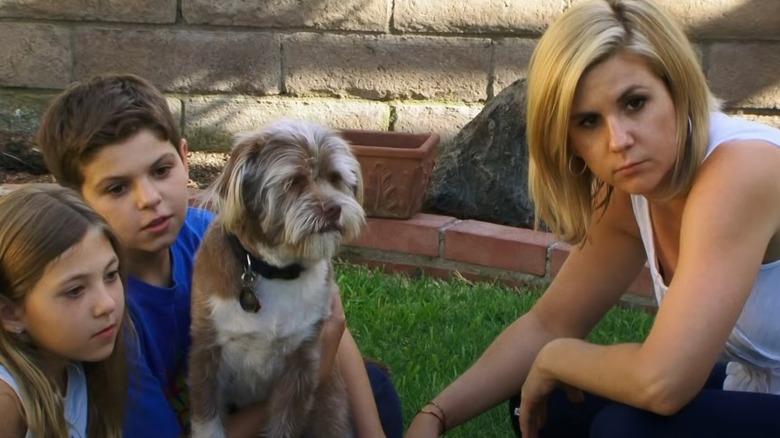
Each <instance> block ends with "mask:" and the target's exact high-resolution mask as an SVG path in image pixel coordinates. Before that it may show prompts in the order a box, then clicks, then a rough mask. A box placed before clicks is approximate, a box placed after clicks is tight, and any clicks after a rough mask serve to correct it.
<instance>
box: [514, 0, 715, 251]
mask: <svg viewBox="0 0 780 438" xmlns="http://www.w3.org/2000/svg"><path fill="white" fill-rule="evenodd" d="M619 51H626V52H631V53H635V54H637V55H639V56H641V57H643V58H644V59H645V60H646V61H647V63H648V65H649V66H650V68H651V69H653V71H654V73H655V74H656V75H657V76H658V77H659V78H660V79H661V80H662V81H663V82H664V83H665V85H666V87H667V89H668V90H669V93H670V95H671V97H672V100H673V103H674V107H675V109H676V118H677V144H678V148H677V150H678V152H677V160H676V163H675V168H674V169H673V171H672V174H671V181H670V185H669V187H668V190H667V192H666V193H665V197H666V198H667V199H668V198H672V197H675V196H677V195H680V194H683V193H685V192H686V191H687V190H688V189H689V188H690V185H691V183H692V181H693V177H694V175H695V173H696V168H697V167H698V166H699V164H700V163H701V161H702V160H703V159H704V154H705V152H706V148H707V141H708V137H709V115H710V112H711V111H714V110H717V108H718V103H717V101H716V99H715V98H714V97H713V95H712V93H711V92H710V90H709V88H708V86H707V82H706V79H705V77H704V73H703V72H702V69H701V66H700V65H699V62H698V58H697V56H696V53H695V52H694V50H693V47H692V46H691V43H690V42H689V41H688V38H687V37H686V36H685V33H684V32H683V31H682V29H681V28H680V27H679V26H678V25H677V24H676V23H675V22H674V21H672V19H671V18H670V17H669V16H667V15H666V14H665V13H664V12H663V11H661V10H660V9H659V8H657V7H656V6H655V5H653V3H652V2H650V1H648V0H591V1H586V2H583V3H578V4H575V5H574V6H572V7H571V8H570V9H569V10H567V11H566V12H564V13H563V14H562V15H561V16H560V18H558V19H557V20H556V21H555V22H554V23H553V24H552V25H551V26H550V27H549V29H548V30H547V31H546V32H545V33H544V35H543V36H542V38H541V39H540V40H539V43H538V45H537V46H536V49H535V50H534V53H533V55H532V57H531V62H530V67H529V73H528V110H527V114H528V126H527V138H528V143H529V150H530V158H531V159H530V164H529V176H528V180H529V190H530V194H531V197H532V199H533V200H534V209H535V213H536V217H535V221H536V226H537V227H538V226H539V225H540V224H541V222H544V223H545V224H546V225H547V226H548V227H549V228H550V230H551V231H553V232H554V233H555V234H556V235H557V236H558V237H559V238H560V239H562V240H564V241H566V242H570V243H582V242H584V241H585V239H586V237H587V234H588V225H589V222H590V221H591V218H592V217H593V215H594V213H596V212H598V211H599V210H602V211H603V209H604V208H606V206H607V204H608V203H609V199H610V196H611V194H612V188H611V187H609V186H607V185H606V184H605V183H604V182H603V181H600V180H598V179H597V178H595V176H594V175H593V174H592V173H591V172H590V171H589V170H588V169H585V171H584V172H583V173H582V174H579V175H577V174H575V173H574V172H578V170H579V166H575V167H577V169H575V170H571V169H570V162H569V160H572V159H573V152H572V150H571V149H570V148H569V146H568V140H567V132H568V129H569V118H570V112H571V106H572V101H573V100H574V94H575V91H576V89H577V85H578V83H579V81H580V79H581V78H582V76H583V75H584V74H585V73H586V72H587V71H588V69H590V68H591V67H593V66H594V65H596V64H598V63H600V62H602V61H604V60H605V59H607V58H609V57H610V56H613V55H614V54H616V53H618V52H619ZM689 128H690V132H689ZM575 161H577V162H579V163H582V161H581V160H575Z"/></svg>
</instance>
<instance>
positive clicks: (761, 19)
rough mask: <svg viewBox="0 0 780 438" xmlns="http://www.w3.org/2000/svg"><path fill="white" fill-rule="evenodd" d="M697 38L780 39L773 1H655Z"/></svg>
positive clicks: (778, 8) (778, 7) (778, 11)
mask: <svg viewBox="0 0 780 438" xmlns="http://www.w3.org/2000/svg"><path fill="white" fill-rule="evenodd" d="M656 3H657V4H658V5H659V6H660V7H662V8H663V9H665V10H667V11H668V12H670V13H671V14H672V15H673V16H674V17H675V18H676V19H677V21H678V22H679V23H680V24H681V25H682V26H683V27H684V29H685V31H686V32H687V33H688V34H689V35H691V36H694V37H696V38H713V39H719V40H721V39H732V38H734V39H780V25H778V20H779V18H778V17H780V2H778V1H776V0H656Z"/></svg>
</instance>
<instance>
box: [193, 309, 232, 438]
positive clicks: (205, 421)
mask: <svg viewBox="0 0 780 438" xmlns="http://www.w3.org/2000/svg"><path fill="white" fill-rule="evenodd" d="M196 327H197V325H193V336H192V346H191V347H190V362H189V389H190V406H191V410H192V438H223V437H225V428H224V425H223V418H224V415H225V412H224V406H223V402H222V390H221V387H220V376H219V372H220V361H221V359H222V357H221V356H222V347H220V346H219V345H218V344H216V342H209V341H210V340H212V338H211V337H210V336H209V334H208V333H205V334H204V333H198V330H197V329H196Z"/></svg>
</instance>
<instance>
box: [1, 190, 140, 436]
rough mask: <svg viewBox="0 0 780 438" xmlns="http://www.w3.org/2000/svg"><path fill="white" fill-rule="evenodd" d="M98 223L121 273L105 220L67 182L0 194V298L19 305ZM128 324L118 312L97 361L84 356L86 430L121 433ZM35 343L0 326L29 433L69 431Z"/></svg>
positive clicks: (4, 353)
mask: <svg viewBox="0 0 780 438" xmlns="http://www.w3.org/2000/svg"><path fill="white" fill-rule="evenodd" d="M94 228H98V229H100V230H102V231H103V233H104V235H105V236H106V238H108V240H109V241H110V242H111V246H112V247H113V248H114V251H115V252H116V253H117V256H118V257H119V259H120V263H119V266H120V267H119V269H120V276H121V277H120V278H122V284H123V285H124V284H125V275H124V271H123V267H122V255H121V251H120V249H119V244H118V241H117V239H116V237H115V236H114V234H113V233H112V232H111V230H110V229H109V228H108V225H106V223H105V221H104V220H103V219H102V218H101V217H100V216H99V215H98V214H97V213H95V212H94V211H93V210H92V209H90V208H89V207H88V206H87V205H86V204H85V203H84V202H83V201H82V199H81V198H80V196H79V195H78V194H77V193H76V192H75V191H72V190H70V189H66V188H61V187H55V186H26V187H23V188H20V189H18V190H16V191H13V192H11V193H10V194H7V195H4V196H1V197H0V299H2V300H3V301H5V303H6V304H11V305H14V306H21V305H22V304H23V303H24V300H25V298H26V297H27V294H28V293H29V292H30V290H31V289H32V288H33V287H34V285H35V284H36V283H37V282H38V281H39V280H40V279H41V277H42V275H43V272H44V270H45V268H46V266H47V265H48V264H49V263H50V262H51V261H52V260H54V259H56V258H57V257H59V256H60V255H61V254H62V253H64V252H65V251H66V250H67V249H68V248H70V247H72V246H73V245H75V244H77V243H79V242H80V241H81V240H82V239H83V237H84V235H85V234H86V233H87V232H88V231H89V230H90V229H94ZM132 333H133V329H132V326H131V325H130V322H129V318H128V313H127V312H125V313H124V315H123V318H122V324H120V325H119V330H118V334H117V342H116V345H115V346H114V350H113V352H112V353H111V355H110V356H109V357H108V358H106V359H105V360H103V361H100V362H91V363H87V362H85V363H84V371H85V373H86V378H87V391H88V397H89V405H88V415H87V418H88V420H87V436H88V437H90V438H120V437H121V436H122V431H121V428H122V421H123V418H124V406H125V398H126V396H127V358H126V342H129V341H131V340H132ZM40 356H41V352H40V350H38V349H37V348H36V346H35V345H34V344H33V343H32V342H31V340H30V339H29V337H28V336H27V335H25V334H13V333H9V332H7V331H6V330H0V363H2V365H3V366H4V367H5V368H6V369H7V370H8V372H9V373H10V374H11V376H12V377H13V378H14V380H16V382H17V384H18V386H19V392H20V394H19V396H20V398H21V402H22V406H23V408H24V413H23V414H24V417H25V422H26V424H27V428H28V431H29V433H31V434H32V435H33V436H36V437H57V438H60V437H64V438H67V437H69V436H70V435H69V433H68V425H67V424H66V421H65V417H64V404H63V401H62V400H61V398H60V396H59V395H58V391H57V390H56V386H55V383H54V382H53V380H52V376H47V375H46V374H44V372H43V371H42V370H41V368H40V367H39V365H38V364H39V358H40Z"/></svg>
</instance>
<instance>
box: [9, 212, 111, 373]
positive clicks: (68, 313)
mask: <svg viewBox="0 0 780 438" xmlns="http://www.w3.org/2000/svg"><path fill="white" fill-rule="evenodd" d="M118 269H119V260H118V258H117V255H116V252H114V249H113V247H112V246H111V242H109V240H108V238H106V236H105V235H104V234H103V231H102V230H100V229H98V228H96V227H93V228H90V229H89V230H88V231H87V233H86V234H85V235H84V238H83V239H82V240H81V241H80V242H79V243H77V244H76V245H74V246H72V247H71V248H69V249H68V250H66V251H65V252H64V253H62V255H60V256H59V257H58V258H56V259H54V260H53V261H52V262H50V263H49V264H48V265H47V266H46V268H45V270H44V273H43V276H42V277H41V279H40V280H39V281H38V283H36V284H35V286H34V287H33V289H32V290H31V291H30V292H29V293H28V294H27V296H26V297H25V299H24V302H23V303H22V306H21V307H20V308H19V309H18V310H17V312H18V313H17V316H18V318H19V321H20V322H21V323H22V326H23V328H24V330H25V331H26V332H27V335H28V336H29V337H30V338H31V340H32V341H33V342H34V343H35V345H36V346H37V347H38V348H40V349H41V350H43V351H44V352H46V353H48V354H49V355H51V356H52V357H53V358H56V359H61V360H78V361H87V362H93V361H99V360H103V359H105V358H107V357H108V356H109V355H110V354H111V352H112V351H113V350H114V341H115V340H116V334H117V331H118V330H119V325H120V324H121V322H122V315H123V312H124V307H125V299H124V290H123V287H122V280H121V278H120V276H119V271H118Z"/></svg>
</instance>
